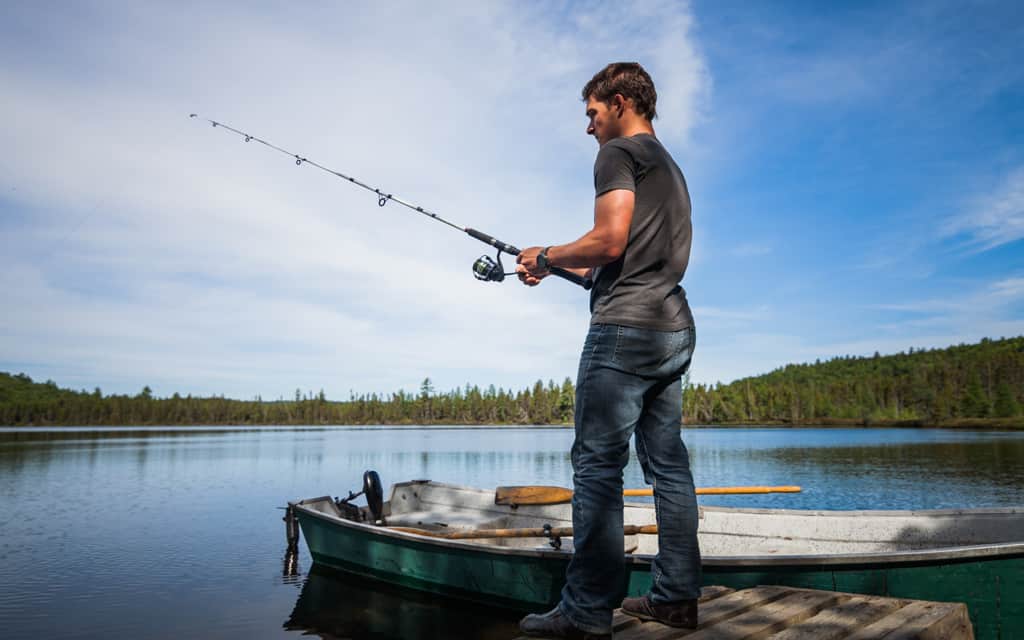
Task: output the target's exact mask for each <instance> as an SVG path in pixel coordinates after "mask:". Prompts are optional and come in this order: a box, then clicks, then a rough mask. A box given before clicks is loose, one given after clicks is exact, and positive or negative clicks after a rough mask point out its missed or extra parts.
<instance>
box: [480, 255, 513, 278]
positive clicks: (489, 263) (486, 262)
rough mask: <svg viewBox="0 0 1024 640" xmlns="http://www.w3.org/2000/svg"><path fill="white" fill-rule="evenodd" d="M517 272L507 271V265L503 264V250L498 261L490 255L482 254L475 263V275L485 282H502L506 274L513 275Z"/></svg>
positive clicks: (498, 256)
mask: <svg viewBox="0 0 1024 640" xmlns="http://www.w3.org/2000/svg"><path fill="white" fill-rule="evenodd" d="M513 275H515V272H514V271H513V272H511V273H505V265H503V264H501V252H500V251H499V252H498V255H497V262H495V261H494V260H493V259H491V257H490V256H488V255H482V256H480V257H479V258H477V259H476V262H474V263H473V277H474V278H476V279H477V280H482V281H484V282H501V281H502V280H504V279H505V276H513Z"/></svg>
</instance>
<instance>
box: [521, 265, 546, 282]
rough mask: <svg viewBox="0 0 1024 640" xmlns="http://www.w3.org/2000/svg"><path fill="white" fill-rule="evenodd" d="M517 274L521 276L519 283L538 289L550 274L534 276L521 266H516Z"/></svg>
mask: <svg viewBox="0 0 1024 640" xmlns="http://www.w3.org/2000/svg"><path fill="white" fill-rule="evenodd" d="M516 274H517V275H518V276H519V281H520V282H522V283H523V284H525V285H526V286H528V287H536V286H537V285H538V284H540V281H541V280H543V279H544V278H546V277H548V272H544V273H542V274H539V275H534V274H532V273H530V272H529V271H527V270H526V267H524V266H523V265H521V264H517V265H516Z"/></svg>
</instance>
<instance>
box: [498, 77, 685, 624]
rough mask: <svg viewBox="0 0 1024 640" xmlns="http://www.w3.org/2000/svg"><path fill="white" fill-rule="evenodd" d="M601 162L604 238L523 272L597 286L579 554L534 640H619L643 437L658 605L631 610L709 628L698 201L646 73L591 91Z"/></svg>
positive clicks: (578, 485) (537, 617)
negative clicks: (674, 154)
mask: <svg viewBox="0 0 1024 640" xmlns="http://www.w3.org/2000/svg"><path fill="white" fill-rule="evenodd" d="M583 100H584V101H585V102H586V105H587V106H586V109H587V111H586V113H587V117H588V118H589V120H590V124H589V126H588V127H587V133H588V134H590V135H592V136H594V137H595V138H597V142H598V144H599V145H600V150H599V151H598V153H597V160H596V161H595V163H594V186H595V189H596V196H595V197H596V199H595V203H594V228H593V229H591V230H590V231H589V232H587V233H586V234H585V235H584V236H583V237H581V238H580V239H579V240H576V241H575V242H571V243H569V244H564V245H556V246H550V247H530V248H529V249H526V250H524V251H523V252H522V253H521V254H520V255H519V257H518V259H517V262H518V265H517V266H516V271H517V273H518V274H519V278H520V280H522V282H523V283H524V284H526V285H529V286H534V285H537V284H538V283H540V281H541V280H543V279H544V277H545V276H546V275H547V274H548V269H549V268H550V267H553V266H557V267H563V268H566V269H570V270H572V271H575V272H576V273H579V274H581V275H587V276H589V277H592V278H593V280H594V288H593V290H592V292H591V297H590V309H591V314H592V319H591V325H590V331H589V333H588V335H587V339H586V341H585V343H584V345H583V353H582V355H581V357H580V367H579V374H578V377H577V380H576V410H575V425H576V439H575V441H574V443H573V446H572V464H573V472H574V473H573V485H574V488H575V492H574V495H573V501H572V521H573V546H574V553H573V557H572V560H571V562H570V563H569V568H568V570H567V571H566V585H565V588H564V589H563V590H562V600H561V602H560V603H559V605H558V606H557V607H556V608H555V609H553V610H552V611H549V612H548V613H545V614H533V615H529V616H526V617H525V618H523V620H522V621H521V622H520V628H521V629H522V631H523V632H524V633H527V634H528V635H534V636H547V637H561V638H607V637H610V636H611V624H612V611H613V609H614V608H615V607H616V606H619V603H620V600H621V598H622V595H623V593H624V590H625V583H626V573H625V562H624V554H623V519H622V508H623V507H622V502H623V500H622V469H623V467H625V465H626V463H627V462H628V460H629V440H630V437H631V436H632V434H633V433H634V432H635V434H636V450H637V456H638V457H639V459H640V463H641V465H642V467H643V471H644V478H645V480H646V481H647V482H648V483H649V484H651V485H652V486H653V487H654V502H655V509H656V512H657V519H658V555H657V557H656V558H655V560H654V562H653V564H652V566H651V573H652V586H651V590H650V592H649V593H648V594H647V595H645V596H643V597H641V598H627V599H626V600H624V601H621V606H622V610H623V611H624V612H626V613H628V614H630V615H633V616H636V617H638V618H642V619H645V620H657V621H659V622H663V623H665V624H669V625H672V626H677V627H688V628H693V627H695V626H696V625H697V598H699V596H700V584H701V573H700V551H699V549H698V546H697V500H696V496H695V495H694V488H693V478H692V476H691V474H690V464H689V458H688V455H687V452H686V448H685V446H684V445H683V442H682V439H681V437H680V433H679V429H680V426H681V423H682V383H681V376H682V375H683V374H684V373H685V372H686V371H687V370H688V368H689V366H690V357H691V354H692V353H693V347H694V327H693V317H692V315H691V314H690V308H689V305H688V304H687V301H686V294H685V292H684V291H683V289H682V287H681V286H680V285H679V282H680V281H681V280H682V277H683V274H684V272H685V271H686V265H687V262H688V261H689V257H690V240H691V226H690V196H689V193H688V191H687V187H686V181H685V179H684V178H683V174H682V172H681V171H680V170H679V167H678V166H676V164H675V162H674V161H673V160H672V158H671V156H670V155H669V154H668V152H667V151H666V150H665V148H664V147H662V146H661V143H660V142H659V141H658V139H657V138H656V137H655V135H654V127H653V125H652V123H651V121H652V120H654V118H655V115H656V112H655V103H656V101H657V94H656V92H655V90H654V83H653V82H652V81H651V77H650V76H649V75H648V74H647V72H646V71H644V69H643V67H641V66H640V65H639V64H636V63H622V62H620V63H613V64H610V65H608V66H607V67H605V68H604V69H602V70H601V71H600V72H598V73H597V75H595V76H594V77H593V79H592V80H590V82H588V83H587V85H586V86H585V87H584V88H583Z"/></svg>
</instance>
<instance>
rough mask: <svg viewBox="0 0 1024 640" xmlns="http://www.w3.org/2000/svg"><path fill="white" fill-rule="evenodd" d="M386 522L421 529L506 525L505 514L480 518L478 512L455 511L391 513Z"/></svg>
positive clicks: (487, 527) (484, 527)
mask: <svg viewBox="0 0 1024 640" xmlns="http://www.w3.org/2000/svg"><path fill="white" fill-rule="evenodd" d="M388 524H390V525H395V526H403V527H420V528H422V529H430V530H440V529H503V528H506V527H507V526H508V517H507V516H497V517H494V518H481V517H480V513H479V512H467V513H459V512H457V511H451V510H447V509H446V510H444V511H407V512H405V513H397V514H392V515H391V516H390V517H389V518H388Z"/></svg>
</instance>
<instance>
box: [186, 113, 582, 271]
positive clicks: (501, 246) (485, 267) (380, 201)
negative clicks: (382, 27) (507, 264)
mask: <svg viewBox="0 0 1024 640" xmlns="http://www.w3.org/2000/svg"><path fill="white" fill-rule="evenodd" d="M189 117H190V118H197V119H199V120H205V121H206V122H209V123H210V124H211V125H212V126H213V127H214V128H217V127H220V128H221V129H225V130H227V131H230V132H231V133H234V134H236V135H238V136H240V137H241V138H242V139H244V140H245V141H246V142H258V143H260V144H262V145H264V146H266V147H269V148H271V149H273V150H274V151H277V152H279V153H283V154H284V155H286V156H288V157H290V158H292V159H293V160H294V161H295V164H296V166H302V165H304V164H308V165H312V166H314V167H316V168H317V169H320V170H321V171H324V172H326V173H329V174H331V175H332V176H334V177H336V178H341V179H342V180H345V181H347V182H350V183H352V184H354V185H356V186H358V187H362V188H363V189H366V190H367V191H370V192H372V193H374V194H376V196H377V205H378V206H380V207H383V206H384V205H386V204H387V203H388V202H396V203H398V204H400V205H402V206H403V207H406V208H409V209H412V210H413V211H415V212H417V213H421V214H423V215H425V216H427V217H428V218H432V219H434V220H437V221H438V222H441V223H443V224H446V225H448V226H449V227H451V228H453V229H458V230H459V231H462V232H463V233H466V234H468V235H469V236H471V237H473V238H476V239H477V240H479V241H481V242H483V243H484V244H489V245H491V246H492V247H494V248H495V249H497V250H498V253H497V256H496V258H497V260H496V261H495V260H494V259H491V257H490V256H487V255H483V256H480V257H479V258H477V260H476V262H474V263H473V275H474V276H475V277H476V279H477V280H482V281H486V282H501V281H502V280H504V279H505V276H510V275H514V272H513V273H505V269H504V266H503V265H502V263H501V254H502V252H505V253H508V254H510V255H512V256H518V255H519V253H520V251H519V249H517V248H516V247H514V246H512V245H510V244H508V243H506V242H502V241H501V240H498V239H497V238H495V237H494V236H490V235H488V234H486V233H484V232H482V231H477V230H476V229H473V228H470V227H464V226H462V225H460V224H457V223H455V222H452V221H451V220H446V219H445V218H442V217H441V216H440V215H438V214H436V213H434V212H433V211H429V210H427V209H424V208H423V207H421V206H419V205H416V204H413V203H411V202H406V201H405V200H403V199H401V198H399V197H398V196H395V195H394V194H391V193H387V192H385V191H381V190H380V189H378V188H377V187H373V186H370V185H368V184H366V183H365V182H362V181H361V180H359V179H357V178H354V177H352V176H349V175H345V174H344V173H341V172H340V171H335V170H334V169H331V168H329V167H325V166H324V165H322V164H320V163H318V162H316V161H315V160H310V159H309V158H307V157H305V156H301V155H299V154H297V153H292V152H291V151H288V150H287V149H283V148H281V147H279V146H277V145H276V144H273V143H272V142H268V141H267V140H264V139H262V138H259V137H257V136H254V135H252V134H249V133H246V132H245V131H241V130H239V129H236V128H234V127H232V126H230V125H227V124H224V123H223V122H218V121H216V120H210V119H209V118H205V117H202V116H200V115H199V114H198V113H191V114H189ZM550 272H551V274H552V275H556V276H558V277H560V278H565V279H566V280H568V281H570V282H574V283H576V284H578V285H580V286H581V287H583V288H584V289H590V288H591V286H593V281H591V280H590V279H589V278H584V277H583V276H580V275H577V274H575V273H573V272H571V271H566V270H565V269H561V268H559V267H551V268H550Z"/></svg>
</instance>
